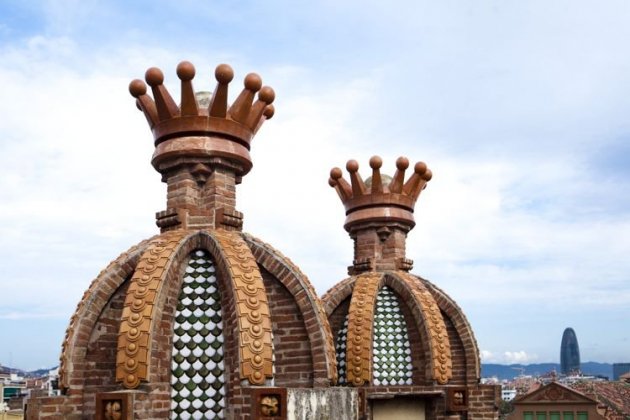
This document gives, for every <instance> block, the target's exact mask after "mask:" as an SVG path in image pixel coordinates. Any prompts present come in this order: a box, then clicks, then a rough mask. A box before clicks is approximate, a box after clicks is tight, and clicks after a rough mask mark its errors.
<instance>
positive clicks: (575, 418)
mask: <svg viewBox="0 0 630 420" xmlns="http://www.w3.org/2000/svg"><path fill="white" fill-rule="evenodd" d="M571 331H573V330H571ZM512 404H513V405H514V411H513V412H512V413H511V414H510V415H509V417H508V419H509V420H539V419H548V420H603V419H604V417H603V416H602V415H601V414H600V413H599V412H598V411H597V400H595V399H594V398H591V397H589V396H587V395H584V394H582V393H581V392H578V391H575V390H573V389H570V388H567V387H566V386H564V385H561V384H559V383H558V382H551V383H549V384H547V385H544V386H542V387H540V388H538V389H536V390H534V391H533V392H530V393H529V394H526V395H522V396H520V397H517V398H515V399H514V401H513V402H512Z"/></svg>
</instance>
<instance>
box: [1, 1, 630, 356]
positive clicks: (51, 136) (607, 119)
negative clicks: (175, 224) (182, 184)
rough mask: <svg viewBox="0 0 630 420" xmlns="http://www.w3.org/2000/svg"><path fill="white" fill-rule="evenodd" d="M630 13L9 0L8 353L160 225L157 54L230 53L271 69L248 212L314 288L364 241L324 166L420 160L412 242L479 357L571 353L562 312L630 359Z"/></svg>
mask: <svg viewBox="0 0 630 420" xmlns="http://www.w3.org/2000/svg"><path fill="white" fill-rule="evenodd" d="M628 22H630V2H627V1H626V0H619V1H607V0H606V1H601V2H590V1H576V0H567V1H548V0H545V1H521V0H514V1H511V0H501V1H483V0H482V1H474V2H472V1H463V0H462V1H448V0H446V1H426V2H425V1H417V0H415V1H407V2H405V1H395V2H384V1H369V0H363V1H351V0H348V1H332V0H331V1H309V2H294V1H282V0H270V1H265V2H253V1H252V2H250V1H229V2H228V1H223V2H217V1H208V0H206V1H192V0H180V1H178V2H171V1H155V0H153V1H134V2H127V1H107V2H105V1H102V2H99V1H91V0H49V1H32V2H24V1H20V0H5V1H2V2H0V99H1V100H0V114H1V115H2V117H1V118H0V167H1V168H2V175H1V176H0V200H1V203H2V204H1V205H0V218H1V223H0V253H1V254H2V258H1V259H0V297H1V301H0V334H1V335H2V338H1V339H0V343H2V344H1V345H0V363H1V364H4V365H11V366H15V367H21V368H24V369H35V368H40V367H50V366H54V365H56V364H57V360H58V356H59V351H60V346H61V341H62V338H63V335H64V332H65V328H66V326H67V323H68V320H69V318H70V316H71V314H72V312H73V311H74V308H75V306H76V304H77V302H78V301H79V299H80V297H81V295H82V294H83V292H84V290H85V289H86V288H87V286H88V284H89V283H90V281H91V280H92V279H93V278H94V277H95V276H96V275H97V274H98V272H99V271H100V270H101V269H102V268H104V267H105V266H106V265H107V264H108V262H109V261H110V260H112V259H114V258H115V257H117V256H118V255H119V254H120V253H121V252H123V251H125V250H126V249H127V248H129V247H130V246H132V245H134V244H135V243H137V242H139V241H141V240H142V239H144V238H147V237H149V236H151V235H153V234H155V233H156V232H157V228H156V227H155V224H154V213H155V212H156V211H159V210H163V209H164V206H165V187H164V184H162V183H161V182H160V176H159V174H158V173H157V172H155V171H154V170H153V168H152V167H151V165H150V164H149V160H150V157H151V153H152V150H153V146H152V137H151V134H150V131H149V129H148V127H147V124H146V121H145V119H144V117H143V116H142V114H141V113H140V112H138V111H137V110H136V108H135V106H134V101H133V99H132V98H131V96H129V93H128V91H127V86H128V83H129V81H130V80H131V79H133V78H138V77H142V76H143V74H144V71H145V70H146V69H147V68H148V67H150V66H158V67H160V68H162V69H163V70H164V73H165V75H166V85H167V86H168V87H169V89H170V90H171V91H173V92H177V91H178V85H179V83H178V79H177V77H176V75H175V67H176V65H177V63H178V62H179V61H181V60H184V59H186V60H190V61H192V62H193V63H195V65H196V67H197V77H196V79H195V87H196V89H198V90H211V89H212V88H213V87H214V79H213V69H214V67H215V66H216V64H218V63H222V62H227V63H230V64H231V65H232V67H233V68H234V69H235V72H236V78H237V79H242V77H244V76H245V74H246V73H248V72H250V71H256V72H258V73H259V74H261V76H262V77H263V80H264V82H265V83H266V84H269V85H271V86H273V87H274V88H275V90H276V93H277V96H276V97H277V99H276V103H275V105H276V110H277V112H276V116H275V117H274V118H273V119H272V120H270V121H269V122H267V123H266V124H265V126H264V127H263V128H262V129H261V131H260V132H259V134H258V136H257V137H256V139H255V140H254V143H253V145H252V157H253V160H254V169H253V170H252V172H251V173H250V174H249V175H248V176H247V177H245V178H244V181H243V184H242V185H241V186H239V188H238V193H237V194H238V205H237V208H238V209H239V210H241V211H243V212H244V213H245V230H246V231H248V232H250V233H252V234H254V235H256V236H259V237H261V238H263V239H264V240H265V241H267V242H270V243H272V244H273V245H274V246H275V247H277V248H278V249H280V250H282V251H283V252H284V253H285V254H286V255H287V256H289V257H290V258H291V259H292V260H294V261H295V262H296V263H297V264H298V265H299V266H300V267H301V268H302V269H303V270H304V271H305V272H306V273H307V274H308V276H309V277H310V279H311V281H312V282H313V283H314V285H315V287H316V289H317V291H318V292H319V293H320V294H323V293H324V292H325V291H326V290H327V289H328V288H330V287H331V286H332V285H333V284H334V283H336V282H337V281H339V280H341V279H343V278H345V276H346V268H345V267H346V266H347V265H349V264H350V263H351V260H352V242H351V240H350V238H349V237H348V236H347V234H346V232H345V231H344V230H343V227H342V225H343V221H344V213H343V207H342V205H341V203H340V202H339V200H338V197H337V194H336V193H335V192H334V190H332V189H331V188H330V187H328V184H327V179H328V173H329V171H330V169H331V168H332V167H334V166H342V167H343V166H344V165H345V162H346V161H347V160H348V159H350V158H355V159H357V160H358V161H359V162H360V164H361V168H362V172H363V174H364V175H366V176H367V174H368V171H366V168H369V166H368V160H369V158H370V156H372V155H374V154H378V155H381V156H382V157H383V160H384V165H383V170H384V172H390V173H393V171H394V168H395V163H394V162H395V159H396V158H397V157H398V156H400V155H405V156H408V157H409V159H410V160H411V161H412V163H413V162H415V161H418V160H422V161H425V162H427V164H428V165H429V167H430V168H431V169H432V170H433V173H434V178H433V180H432V181H431V182H430V183H429V185H428V187H427V189H426V190H425V191H424V192H423V194H422V196H421V197H420V200H419V202H418V204H417V205H416V221H417V226H416V228H415V229H414V230H413V231H412V232H411V234H410V236H409V240H408V257H410V258H412V259H414V261H415V267H414V272H415V273H416V274H418V275H421V276H423V277H425V278H427V279H430V280H431V281H433V282H434V283H436V284H438V285H439V286H440V287H441V288H443V289H444V290H446V291H447V292H448V293H449V294H450V295H451V296H452V297H453V298H455V299H456V301H457V302H458V303H459V304H460V306H461V307H462V308H463V310H464V311H465V313H466V314H467V316H468V319H469V321H470V322H471V323H472V326H473V329H474V330H475V333H476V337H477V340H478V342H479V346H480V348H481V349H482V357H483V360H484V361H486V362H500V363H512V362H521V363H535V362H557V361H559V348H560V339H561V336H562V332H563V330H564V328H566V327H569V326H571V327H573V328H574V329H575V331H576V333H577V337H578V340H579V343H580V348H581V354H582V360H583V361H590V360H592V361H600V362H619V361H629V360H628V359H630V328H628V325H629V324H630V281H629V280H630V258H629V255H630V53H629V52H628V40H629V39H630V25H629V24H628ZM238 90H240V89H238ZM235 92H237V89H233V92H232V93H235ZM360 171H361V170H360Z"/></svg>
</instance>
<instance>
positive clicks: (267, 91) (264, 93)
mask: <svg viewBox="0 0 630 420" xmlns="http://www.w3.org/2000/svg"><path fill="white" fill-rule="evenodd" d="M258 99H260V100H261V101H263V102H264V103H266V104H270V103H272V102H273V101H274V99H276V92H274V90H273V89H272V88H271V87H270V86H263V87H262V89H260V92H258Z"/></svg>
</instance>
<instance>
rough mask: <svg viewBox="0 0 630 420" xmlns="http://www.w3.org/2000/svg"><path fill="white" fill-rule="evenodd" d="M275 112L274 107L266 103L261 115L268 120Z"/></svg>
mask: <svg viewBox="0 0 630 420" xmlns="http://www.w3.org/2000/svg"><path fill="white" fill-rule="evenodd" d="M275 113H276V108H275V107H274V106H273V105H267V106H266V107H265V110H264V111H263V115H264V116H265V118H267V119H268V120H270V119H271V117H273V116H274V114H275Z"/></svg>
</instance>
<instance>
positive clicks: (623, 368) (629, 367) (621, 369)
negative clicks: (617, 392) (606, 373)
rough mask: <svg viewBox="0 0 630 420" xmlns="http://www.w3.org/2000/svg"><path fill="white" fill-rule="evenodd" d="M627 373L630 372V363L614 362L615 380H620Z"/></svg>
mask: <svg viewBox="0 0 630 420" xmlns="http://www.w3.org/2000/svg"><path fill="white" fill-rule="evenodd" d="M625 373H630V363H613V381H618V380H619V379H621V375H623V374H625Z"/></svg>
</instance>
